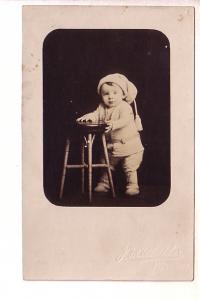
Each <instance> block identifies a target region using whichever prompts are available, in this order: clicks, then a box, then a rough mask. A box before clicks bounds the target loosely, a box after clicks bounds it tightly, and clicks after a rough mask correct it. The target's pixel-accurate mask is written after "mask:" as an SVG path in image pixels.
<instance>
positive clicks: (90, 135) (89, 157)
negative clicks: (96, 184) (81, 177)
mask: <svg viewBox="0 0 200 300" xmlns="http://www.w3.org/2000/svg"><path fill="white" fill-rule="evenodd" d="M87 143H88V193H89V201H90V202H91V201H92V134H91V133H89V134H88V141H87Z"/></svg>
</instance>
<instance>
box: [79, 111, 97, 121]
mask: <svg viewBox="0 0 200 300" xmlns="http://www.w3.org/2000/svg"><path fill="white" fill-rule="evenodd" d="M76 121H79V122H83V121H86V122H87V121H92V122H98V121H99V110H98V108H97V109H96V110H95V111H93V112H91V113H88V114H85V115H83V116H81V117H80V118H78V119H77V120H76Z"/></svg>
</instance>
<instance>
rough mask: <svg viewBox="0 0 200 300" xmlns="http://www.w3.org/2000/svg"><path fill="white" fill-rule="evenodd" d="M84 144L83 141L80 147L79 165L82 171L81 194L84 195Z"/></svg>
mask: <svg viewBox="0 0 200 300" xmlns="http://www.w3.org/2000/svg"><path fill="white" fill-rule="evenodd" d="M84 154H85V143H84V141H83V142H82V146H81V164H82V165H83V167H82V169H81V191H82V193H84V191H85V167H84V164H85V157H84V156H85V155H84Z"/></svg>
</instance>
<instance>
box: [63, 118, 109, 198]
mask: <svg viewBox="0 0 200 300" xmlns="http://www.w3.org/2000/svg"><path fill="white" fill-rule="evenodd" d="M77 125H78V126H79V129H81V131H80V132H81V135H82V136H83V141H82V145H81V164H80V165H78V164H77V165H68V163H67V162H68V156H69V149H70V138H67V140H66V146H65V158H64V165H63V172H62V179H61V186H60V194H59V197H60V198H62V196H63V190H64V183H65V177H66V170H67V169H73V168H74V169H77V168H80V169H81V174H82V176H81V190H82V193H84V186H85V183H84V182H85V178H84V177H85V168H87V169H88V193H89V201H90V202H91V201H92V168H107V172H108V179H109V184H110V189H111V192H112V197H113V198H114V197H115V191H114V185H113V180H112V172H111V168H110V162H109V157H108V150H107V146H106V138H105V127H106V125H105V124H101V123H98V124H94V123H91V122H77ZM97 133H98V134H100V136H101V140H102V144H103V151H104V157H105V163H104V164H93V163H92V146H93V142H94V138H95V136H96V134H97ZM85 143H86V145H87V149H88V163H87V164H86V163H85Z"/></svg>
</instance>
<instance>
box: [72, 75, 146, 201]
mask: <svg viewBox="0 0 200 300" xmlns="http://www.w3.org/2000/svg"><path fill="white" fill-rule="evenodd" d="M97 92H98V94H99V95H100V96H101V100H102V101H101V103H100V104H99V106H98V107H97V109H96V110H95V111H94V112H91V113H88V114H86V115H84V116H82V117H80V118H78V119H77V121H92V122H105V123H106V124H107V127H106V130H105V132H106V141H107V148H108V153H109V159H110V165H111V169H112V170H114V169H115V166H116V165H117V164H118V163H119V162H120V161H121V163H122V168H123V171H124V173H125V175H126V191H125V194H126V195H128V196H133V195H137V194H139V186H138V179H137V169H138V168H139V166H140V164H141V162H142V158H143V152H144V148H143V145H142V143H141V139H140V134H139V131H140V130H142V125H141V121H140V117H139V115H138V114H137V107H136V102H135V97H136V95H137V89H136V87H135V85H134V84H133V83H132V82H130V81H129V80H128V79H127V78H126V77H125V76H124V75H122V74H118V73H115V74H110V75H107V76H105V77H103V78H102V79H101V80H100V82H99V84H98V87H97ZM132 102H134V105H135V113H136V116H135V117H134V114H133V110H132V107H131V106H130V103H132ZM109 189H110V186H109V180H108V176H107V172H106V171H104V173H103V174H102V176H101V178H100V180H99V183H98V184H97V186H96V187H95V189H94V191H95V192H108V191H109Z"/></svg>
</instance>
